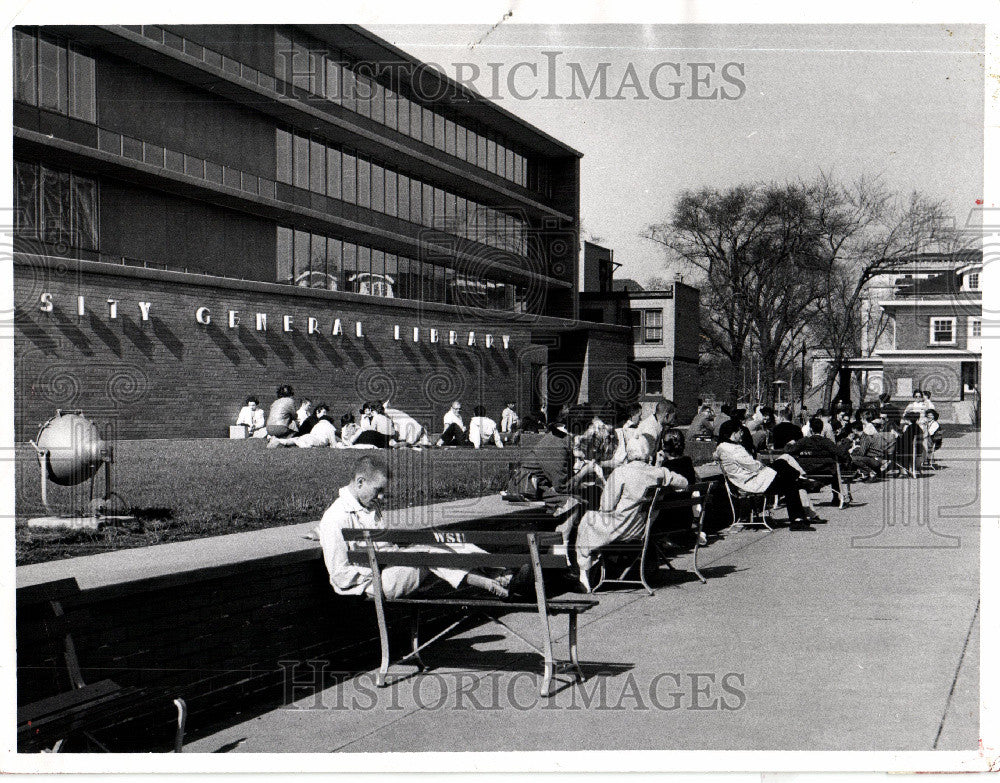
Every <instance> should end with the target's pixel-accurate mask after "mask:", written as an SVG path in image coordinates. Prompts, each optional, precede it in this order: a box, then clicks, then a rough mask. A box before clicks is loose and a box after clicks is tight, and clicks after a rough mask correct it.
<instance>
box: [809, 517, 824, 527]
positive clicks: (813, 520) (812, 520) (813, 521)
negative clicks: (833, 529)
mask: <svg viewBox="0 0 1000 783" xmlns="http://www.w3.org/2000/svg"><path fill="white" fill-rule="evenodd" d="M806 524H807V525H825V524H826V520H825V519H823V517H821V516H818V515H817V516H815V517H809V519H807V520H806Z"/></svg>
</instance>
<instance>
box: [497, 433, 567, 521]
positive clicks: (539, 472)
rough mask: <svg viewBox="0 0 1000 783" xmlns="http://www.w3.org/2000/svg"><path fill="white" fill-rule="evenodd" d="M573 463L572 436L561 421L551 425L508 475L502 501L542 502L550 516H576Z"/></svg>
mask: <svg viewBox="0 0 1000 783" xmlns="http://www.w3.org/2000/svg"><path fill="white" fill-rule="evenodd" d="M574 461H575V460H574V456H573V438H572V436H571V435H570V434H569V431H568V430H567V429H566V427H565V424H564V423H563V422H560V421H556V422H553V423H552V424H551V425H549V427H548V428H547V430H546V432H545V434H544V435H543V436H542V437H541V439H540V440H539V441H538V443H536V444H535V445H534V447H532V449H531V450H530V451H529V452H528V453H527V454H526V455H525V456H524V458H523V460H522V461H521V465H520V466H519V467H518V468H517V470H516V471H515V472H514V475H513V476H511V479H510V482H509V483H508V485H507V491H506V492H504V493H503V497H504V499H506V500H511V501H518V500H544V501H545V504H546V508H547V510H548V512H549V513H551V514H553V515H561V514H564V513H568V512H574V514H575V513H576V512H577V510H578V509H579V507H580V505H581V503H580V500H579V499H578V498H577V497H575V496H574V494H575V491H576V490H577V489H578V488H579V486H578V484H577V480H576V477H575V474H574V471H573V467H574Z"/></svg>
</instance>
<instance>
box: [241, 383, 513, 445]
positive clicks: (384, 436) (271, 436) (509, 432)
mask: <svg viewBox="0 0 1000 783" xmlns="http://www.w3.org/2000/svg"><path fill="white" fill-rule="evenodd" d="M461 411H462V403H461V401H459V400H456V401H455V402H454V403H452V405H451V407H450V408H449V409H448V412H447V413H445V415H444V422H443V431H442V433H441V436H440V437H439V438H437V440H436V442H434V443H432V442H431V439H430V434H429V433H428V432H427V430H426V428H425V427H424V426H423V425H422V424H420V422H418V421H417V420H416V419H414V418H413V417H412V416H410V415H409V414H407V413H405V412H403V411H401V410H399V409H398V408H393V407H391V406H390V403H389V401H388V400H387V401H386V402H384V403H383V402H381V401H378V400H373V401H368V402H365V403H363V404H362V406H361V408H360V410H359V411H358V413H359V417H357V418H356V417H355V415H354V413H351V412H348V413H345V414H344V415H343V416H341V417H340V423H339V425H338V424H337V423H335V422H334V420H333V418H332V416H331V411H330V406H329V405H327V404H326V403H324V402H318V403H316V404H315V405H313V403H312V400H310V399H308V398H305V399H303V400H302V401H301V402H300V403H299V404H298V405H296V402H295V391H294V389H293V388H292V387H291V386H289V385H287V384H284V385H282V386H280V387H278V390H277V392H276V398H275V400H274V402H273V403H272V404H271V407H270V408H269V409H268V412H267V415H266V416H265V414H264V411H263V409H262V408H261V407H260V400H259V399H258V398H257V397H254V396H250V397H247V399H246V403H245V405H244V406H243V408H242V409H241V410H240V412H239V415H238V416H237V418H236V424H237V425H238V426H243V427H245V428H246V434H247V437H249V438H264V439H266V440H267V447H268V448H281V447H283V446H289V447H291V446H294V447H298V448H303V449H309V448H321V447H328V448H381V449H385V448H399V447H409V448H413V449H417V450H420V449H423V448H427V447H430V446H436V447H461V446H466V447H469V448H476V449H478V448H481V447H483V446H487V445H495V446H496V447H497V448H503V447H504V445H505V444H508V445H513V444H517V443H518V442H519V440H520V435H521V424H520V420H519V418H518V415H517V412H516V405H515V403H514V402H508V403H507V407H505V408H504V410H503V412H502V413H501V417H500V424H499V426H498V425H497V422H496V421H495V420H493V419H491V418H489V417H488V416H487V415H486V408H485V406H483V405H477V406H476V407H475V408H474V409H473V413H474V414H475V415H474V416H473V417H472V419H471V420H470V422H469V425H468V427H466V425H465V423H464V421H463V419H462V413H461Z"/></svg>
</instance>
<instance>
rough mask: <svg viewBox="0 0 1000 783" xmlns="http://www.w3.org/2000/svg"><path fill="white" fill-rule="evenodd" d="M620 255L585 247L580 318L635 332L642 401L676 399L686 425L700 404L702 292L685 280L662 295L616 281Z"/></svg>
mask: <svg viewBox="0 0 1000 783" xmlns="http://www.w3.org/2000/svg"><path fill="white" fill-rule="evenodd" d="M618 266H620V265H618V264H616V263H615V261H614V251H612V250H610V249H609V248H605V247H601V246H600V245H596V244H594V243H592V242H584V252H583V290H582V292H581V294H580V318H581V319H582V320H584V321H594V322H599V323H605V324H619V325H627V326H630V327H631V329H632V352H633V356H632V361H631V366H632V368H633V372H634V375H633V379H634V380H633V382H634V384H635V386H636V389H637V390H638V393H639V398H640V400H643V401H645V402H653V401H654V400H656V399H659V398H661V397H666V398H667V399H672V400H673V401H674V402H676V403H677V406H678V417H679V418H680V419H681V420H684V419H690V418H691V417H693V416H694V414H695V411H696V408H697V404H698V397H697V395H698V343H699V335H700V321H699V311H698V305H699V291H698V289H697V288H694V287H692V286H689V285H686V284H685V283H683V282H682V281H681V280H680V279H677V280H675V281H674V282H673V283H671V284H669V285H668V286H666V287H664V288H662V289H660V290H647V289H645V288H644V287H643V286H642V285H640V284H639V283H637V282H636V281H635V280H631V279H628V278H622V279H619V280H615V279H614V272H615V269H617V268H618Z"/></svg>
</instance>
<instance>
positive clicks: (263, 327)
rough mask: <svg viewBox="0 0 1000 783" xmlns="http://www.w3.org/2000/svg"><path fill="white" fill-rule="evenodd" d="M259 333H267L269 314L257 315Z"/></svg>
mask: <svg viewBox="0 0 1000 783" xmlns="http://www.w3.org/2000/svg"><path fill="white" fill-rule="evenodd" d="M257 331H258V332H266V331H267V313H257Z"/></svg>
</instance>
